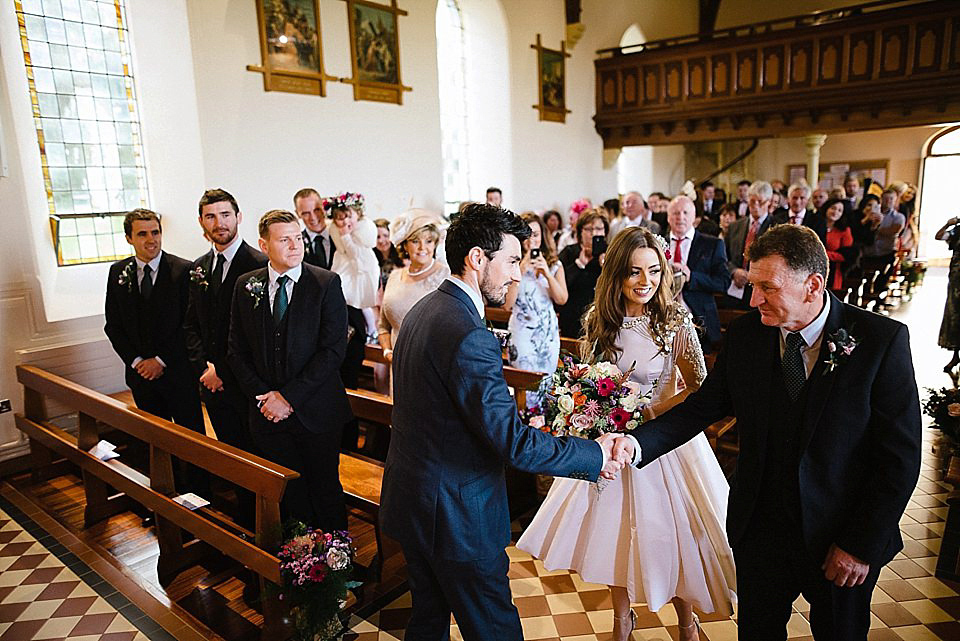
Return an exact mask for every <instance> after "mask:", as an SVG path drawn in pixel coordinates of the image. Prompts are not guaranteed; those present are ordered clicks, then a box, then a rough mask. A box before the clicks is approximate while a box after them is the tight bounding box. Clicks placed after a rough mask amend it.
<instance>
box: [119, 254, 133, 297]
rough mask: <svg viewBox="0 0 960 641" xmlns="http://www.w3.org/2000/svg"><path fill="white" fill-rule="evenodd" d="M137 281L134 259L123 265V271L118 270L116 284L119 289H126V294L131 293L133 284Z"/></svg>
mask: <svg viewBox="0 0 960 641" xmlns="http://www.w3.org/2000/svg"><path fill="white" fill-rule="evenodd" d="M136 280H137V261H136V259H134V258H131V259H130V262H129V263H127V264H126V265H124V267H123V269H121V270H120V274H119V275H118V276H117V284H118V285H120V287H126V288H127V291H128V292H132V291H133V284H134V283H135V282H136Z"/></svg>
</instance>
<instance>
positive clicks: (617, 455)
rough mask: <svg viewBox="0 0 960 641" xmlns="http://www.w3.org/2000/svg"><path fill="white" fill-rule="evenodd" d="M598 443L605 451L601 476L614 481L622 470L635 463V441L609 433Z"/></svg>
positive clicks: (598, 440) (600, 438) (599, 439)
mask: <svg viewBox="0 0 960 641" xmlns="http://www.w3.org/2000/svg"><path fill="white" fill-rule="evenodd" d="M597 443H599V444H600V448H601V449H602V450H603V461H604V462H603V469H602V470H601V471H600V476H601V477H603V478H605V479H609V480H613V479H615V478H617V475H619V474H620V470H622V469H623V468H624V467H626V466H627V465H630V463H631V461H633V456H634V443H635V441H634V440H633V439H632V438H628V437H627V436H624V435H622V434H613V433H608V434H604V435H602V436H600V437H599V438H598V439H597Z"/></svg>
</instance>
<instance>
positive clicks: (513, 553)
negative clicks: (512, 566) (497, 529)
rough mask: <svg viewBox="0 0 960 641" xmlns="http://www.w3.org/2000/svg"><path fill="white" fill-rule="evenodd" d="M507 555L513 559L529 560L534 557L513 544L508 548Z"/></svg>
mask: <svg viewBox="0 0 960 641" xmlns="http://www.w3.org/2000/svg"><path fill="white" fill-rule="evenodd" d="M507 557H508V558H509V559H510V560H511V561H529V560H531V559H532V558H533V557H532V556H530V554H529V553H527V552H524V551H523V550H519V549H517V548H516V547H515V546H513V545H511V546H510V547H508V548H507Z"/></svg>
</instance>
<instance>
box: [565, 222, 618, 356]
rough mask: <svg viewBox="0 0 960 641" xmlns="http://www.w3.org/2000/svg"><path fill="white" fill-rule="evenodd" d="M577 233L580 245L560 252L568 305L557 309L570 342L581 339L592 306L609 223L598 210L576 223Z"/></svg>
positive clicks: (605, 246)
mask: <svg viewBox="0 0 960 641" xmlns="http://www.w3.org/2000/svg"><path fill="white" fill-rule="evenodd" d="M575 230H576V234H575V235H576V239H577V244H576V245H570V246H569V247H565V248H564V249H563V251H561V252H560V262H561V263H562V264H563V269H564V275H565V276H566V281H567V303H566V305H563V306H558V311H559V313H560V335H561V336H565V337H567V338H577V337H579V336H580V332H581V329H582V326H581V324H580V321H581V318H582V317H583V312H584V311H585V310H586V309H587V307H588V306H589V305H590V304H591V303H592V302H593V292H594V290H595V289H596V287H597V279H598V278H600V268H601V267H602V266H603V255H604V253H605V252H606V251H607V236H608V235H609V233H610V222H609V221H608V220H607V217H606V216H604V215H603V214H602V213H600V211H599V210H597V209H589V210H587V211H585V212H583V213H582V214H581V215H580V218H578V219H577V226H576V228H575Z"/></svg>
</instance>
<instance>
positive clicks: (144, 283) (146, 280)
mask: <svg viewBox="0 0 960 641" xmlns="http://www.w3.org/2000/svg"><path fill="white" fill-rule="evenodd" d="M151 273H153V268H152V267H150V265H144V266H143V279H141V280H140V295H141V296H143V300H150V294H152V293H153V279H152V278H150V274H151Z"/></svg>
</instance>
